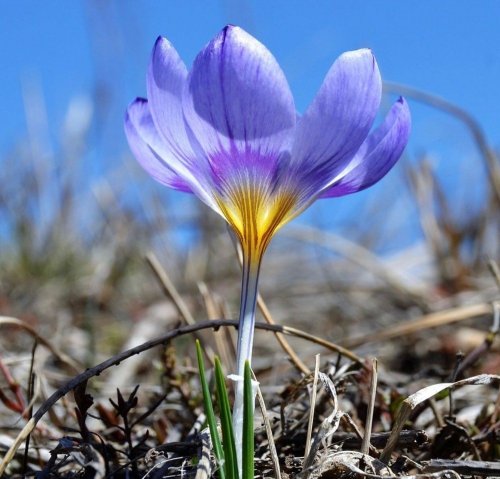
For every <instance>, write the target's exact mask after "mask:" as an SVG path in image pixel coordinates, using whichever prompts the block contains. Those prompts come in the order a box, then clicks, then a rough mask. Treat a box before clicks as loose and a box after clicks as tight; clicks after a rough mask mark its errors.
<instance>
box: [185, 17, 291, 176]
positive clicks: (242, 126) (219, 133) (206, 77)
mask: <svg viewBox="0 0 500 479" xmlns="http://www.w3.org/2000/svg"><path fill="white" fill-rule="evenodd" d="M183 108H184V115H185V118H186V122H187V123H188V125H189V128H190V130H191V131H192V134H193V138H195V139H196V141H197V143H198V146H199V148H200V149H201V150H202V151H203V152H204V154H205V156H206V157H207V158H208V161H209V162H210V166H211V168H212V171H213V172H214V174H215V176H221V175H223V176H227V175H231V174H233V173H234V174H238V173H242V172H244V171H249V170H253V169H257V170H258V169H261V168H263V169H264V170H265V171H266V172H267V173H269V172H271V171H272V170H273V168H274V167H275V164H276V162H277V161H278V160H277V159H278V157H279V155H280V154H281V152H282V150H283V149H284V148H286V145H287V144H288V143H289V140H290V136H291V133H292V131H293V128H294V126H295V107H294V102H293V97H292V94H291V92H290V89H289V87H288V84H287V81H286V78H285V76H284V74H283V72H282V71H281V69H280V67H279V65H278V64H277V62H276V60H275V59H274V57H273V56H272V55H271V53H270V52H269V51H268V50H267V49H266V48H265V47H264V46H263V45H262V44H261V43H259V42H258V41H257V40H256V39H255V38H253V37H252V36H251V35H249V34H248V33H246V32H245V31H244V30H242V29H241V28H238V27H234V26H228V27H226V28H224V29H223V30H222V32H221V33H220V34H219V35H217V36H216V37H215V38H214V39H213V40H212V41H211V42H210V43H209V44H208V45H207V46H206V47H205V48H204V49H203V50H202V51H201V52H200V54H199V55H198V56H197V57H196V60H195V62H194V65H193V69H192V71H191V72H190V74H189V76H188V80H187V87H186V89H185V90H184V97H183Z"/></svg>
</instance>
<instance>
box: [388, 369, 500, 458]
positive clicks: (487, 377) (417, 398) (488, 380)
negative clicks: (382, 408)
mask: <svg viewBox="0 0 500 479" xmlns="http://www.w3.org/2000/svg"><path fill="white" fill-rule="evenodd" d="M495 382H500V376H497V375H494V374H480V375H478V376H473V377H471V378H467V379H462V380H461V381H456V382H454V383H439V384H433V385H431V386H427V387H425V388H423V389H420V390H419V391H417V392H416V393H414V394H412V395H411V396H408V397H407V398H406V399H405V400H404V401H403V402H402V404H401V408H400V410H399V412H398V415H397V417H396V420H395V423H394V427H393V428H392V431H391V435H390V436H389V440H388V441H387V445H386V446H385V449H384V450H383V451H382V455H381V456H380V460H381V461H382V462H384V463H386V464H387V463H388V462H389V460H390V458H391V453H392V451H393V450H394V448H395V447H396V444H397V441H398V437H399V434H400V432H401V431H402V429H403V426H404V424H405V422H406V420H407V419H408V417H409V416H410V413H411V412H412V410H413V409H414V408H415V407H416V406H418V405H419V404H420V403H422V402H424V401H427V400H428V399H430V398H432V397H434V396H435V395H436V394H438V393H440V392H441V391H444V390H445V389H455V388H458V387H461V386H468V385H471V386H478V385H486V384H492V383H495Z"/></svg>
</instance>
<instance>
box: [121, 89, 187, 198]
mask: <svg viewBox="0 0 500 479" xmlns="http://www.w3.org/2000/svg"><path fill="white" fill-rule="evenodd" d="M125 133H126V135H127V139H128V143H129V145H130V149H131V150H132V152H133V153H134V156H135V157H136V159H137V161H138V162H139V163H140V165H141V166H142V167H143V168H144V169H145V170H146V171H147V172H148V173H149V174H150V175H151V176H152V177H153V178H154V179H155V180H157V181H159V182H160V183H163V184H164V185H166V186H169V187H170V188H175V189H176V190H181V191H185V192H190V193H191V192H192V191H191V188H190V187H189V185H188V184H187V183H186V181H185V180H184V179H183V178H182V177H181V176H179V175H178V174H177V173H176V172H175V171H174V170H173V169H172V168H171V167H170V166H169V165H168V164H167V163H166V161H168V158H169V157H171V155H170V154H169V152H168V151H167V150H166V149H165V145H164V143H163V140H162V138H161V137H160V135H159V133H158V131H157V130H156V126H155V124H154V122H153V118H152V117H151V113H150V110H149V105H148V101H147V100H145V99H143V98H137V99H136V100H135V101H133V102H132V103H131V104H130V105H129V107H128V108H127V112H126V114H125ZM174 163H175V160H174Z"/></svg>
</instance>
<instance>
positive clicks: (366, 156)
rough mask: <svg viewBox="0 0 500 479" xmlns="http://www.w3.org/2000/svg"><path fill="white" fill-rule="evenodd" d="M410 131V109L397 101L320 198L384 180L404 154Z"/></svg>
mask: <svg viewBox="0 0 500 479" xmlns="http://www.w3.org/2000/svg"><path fill="white" fill-rule="evenodd" d="M410 129H411V118H410V109H409V108H408V104H407V103H406V101H405V100H404V98H400V99H399V100H398V101H397V102H396V103H395V104H394V105H393V106H392V108H391V109H390V111H389V113H388V114H387V116H386V118H385V120H384V122H383V123H382V124H381V125H380V126H379V127H378V128H377V129H376V130H375V131H374V132H373V133H371V134H370V135H369V136H368V137H367V138H366V140H365V141H364V142H363V144H362V145H361V147H360V149H359V150H358V152H357V153H356V155H355V156H354V158H353V159H352V160H351V162H350V163H349V164H348V165H347V167H346V169H345V170H344V171H343V172H342V173H340V174H339V178H338V179H335V180H334V182H333V184H332V186H329V187H328V188H327V189H326V190H325V191H324V193H322V194H321V197H322V198H328V197H333V196H344V195H347V194H350V193H355V192H356V191H360V190H364V189H365V188H368V187H369V186H372V185H373V184H375V183H376V182H377V181H379V180H380V179H381V178H383V177H384V176H385V175H386V174H387V172H388V171H389V170H390V169H391V168H392V167H393V166H394V164H395V163H396V161H397V160H398V159H399V157H400V156H401V154H402V153H403V150H404V148H405V146H406V144H407V143H408V138H409V135H410Z"/></svg>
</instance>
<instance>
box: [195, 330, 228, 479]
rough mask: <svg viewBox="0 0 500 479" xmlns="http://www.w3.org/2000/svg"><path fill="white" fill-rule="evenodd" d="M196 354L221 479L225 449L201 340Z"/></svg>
mask: <svg viewBox="0 0 500 479" xmlns="http://www.w3.org/2000/svg"><path fill="white" fill-rule="evenodd" d="M196 356H197V359H198V371H199V374H200V381H201V390H202V392H203V406H204V407H205V414H206V416H207V422H208V427H209V429H210V436H211V437H212V444H213V447H214V454H215V458H216V459H217V464H218V466H219V469H218V471H217V472H218V473H219V477H220V479H225V477H226V475H225V470H224V469H225V468H224V467H223V465H224V451H223V450H222V444H221V441H220V437H219V433H218V431H217V420H216V419H215V414H214V408H213V405H212V397H211V396H210V390H209V389H208V383H207V378H206V375H205V364H204V362H203V354H202V352H201V346H200V342H199V341H198V340H196Z"/></svg>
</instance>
